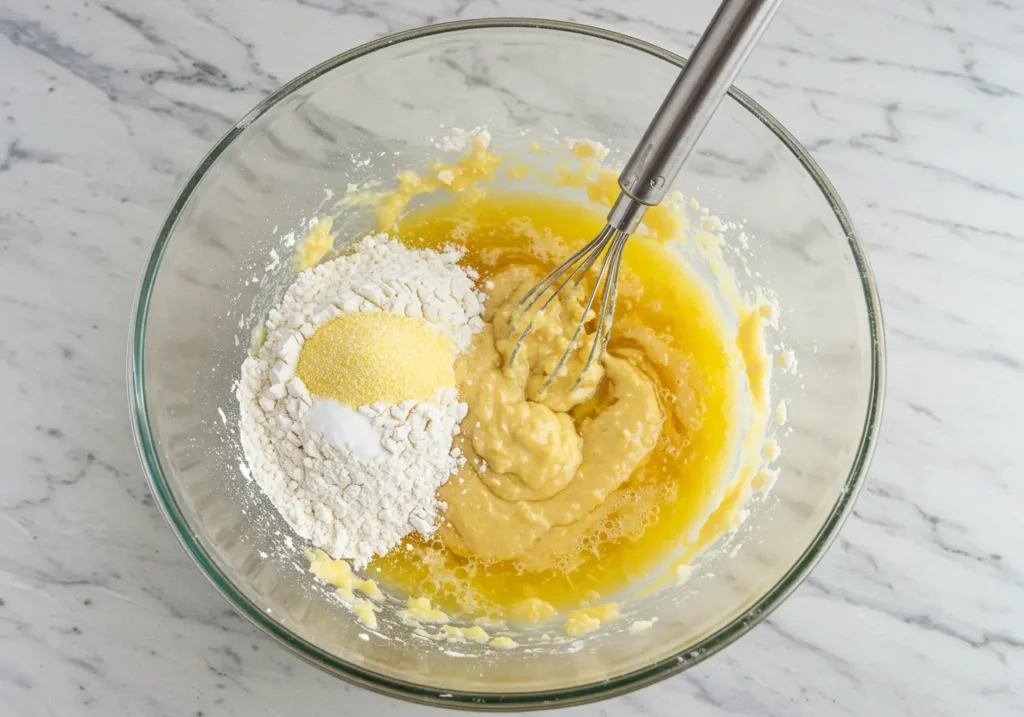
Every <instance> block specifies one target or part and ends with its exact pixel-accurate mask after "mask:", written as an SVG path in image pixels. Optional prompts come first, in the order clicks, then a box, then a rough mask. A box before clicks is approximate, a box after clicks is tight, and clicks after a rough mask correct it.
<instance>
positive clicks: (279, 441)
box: [237, 234, 485, 568]
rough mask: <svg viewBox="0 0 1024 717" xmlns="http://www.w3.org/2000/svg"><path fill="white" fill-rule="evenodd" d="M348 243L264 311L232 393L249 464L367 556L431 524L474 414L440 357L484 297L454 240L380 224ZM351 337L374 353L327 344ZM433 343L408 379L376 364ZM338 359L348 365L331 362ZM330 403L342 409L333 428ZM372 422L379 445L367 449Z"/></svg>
mask: <svg viewBox="0 0 1024 717" xmlns="http://www.w3.org/2000/svg"><path fill="white" fill-rule="evenodd" d="M351 249H352V250H351V253H347V254H345V255H344V256H341V257H339V258H337V259H334V260H332V261H329V262H326V263H324V264H321V265H319V266H317V267H315V268H312V269H307V270H306V271H304V272H302V273H301V274H300V275H299V276H298V277H297V278H296V280H295V282H294V283H293V284H292V285H291V286H290V287H289V288H288V290H287V291H286V292H285V295H284V297H283V298H282V299H281V302H280V303H279V304H278V305H277V306H276V307H275V308H274V309H271V310H270V312H268V317H267V321H266V339H265V341H264V343H263V345H262V346H261V347H260V349H259V351H258V352H257V353H256V355H255V356H251V357H249V358H248V359H246V361H245V362H244V363H243V364H242V372H241V380H240V381H239V383H238V388H237V398H238V401H239V405H240V408H241V418H240V426H239V428H240V436H241V445H242V450H243V453H244V457H245V461H244V463H243V465H242V472H243V474H245V475H247V476H250V477H251V478H252V479H254V480H255V481H256V483H257V484H258V485H259V486H260V487H261V488H262V490H263V492H264V493H265V494H266V495H267V497H268V498H269V499H270V502H271V503H272V504H273V505H274V507H275V508H276V509H277V510H278V512H279V513H280V514H281V516H282V517H283V518H284V519H285V521H287V522H288V524H289V525H290V526H291V527H292V529H293V530H294V531H295V532H296V533H297V534H298V535H299V536H300V537H302V538H304V539H306V540H308V541H310V542H311V543H312V544H313V545H314V546H315V547H317V548H321V549H322V550H324V551H325V552H326V553H328V554H329V555H331V556H332V557H334V558H348V559H351V560H352V561H353V563H354V565H355V566H356V567H357V568H359V567H362V566H364V565H365V564H366V563H367V562H368V561H369V560H370V559H372V558H373V557H374V556H375V555H383V554H385V553H387V552H388V551H389V550H390V549H391V548H393V547H395V546H396V545H398V544H399V543H400V542H401V540H402V538H404V537H405V536H406V535H408V534H409V533H411V532H413V531H416V532H419V533H420V534H422V535H424V536H429V535H431V534H433V532H434V530H435V529H436V527H437V518H438V511H439V510H440V509H441V508H442V507H443V506H441V505H440V504H439V503H438V501H437V498H436V496H435V493H436V490H437V488H438V487H439V486H440V485H441V484H443V483H444V482H445V481H447V480H448V478H449V477H450V476H451V475H452V474H453V473H454V472H455V471H456V470H457V469H458V467H459V466H460V465H461V464H462V463H463V462H464V458H463V457H462V455H461V453H460V452H459V450H458V449H457V448H455V449H453V448H452V439H453V436H454V435H456V434H457V433H458V431H459V423H460V421H461V420H462V419H463V418H464V417H465V415H466V404H464V403H462V402H461V401H459V400H458V395H457V393H456V391H455V389H454V388H452V387H451V385H452V383H453V382H452V381H449V380H448V378H447V374H446V373H445V372H444V371H441V370H440V368H441V366H440V364H443V363H444V362H448V364H447V371H448V372H450V371H451V370H452V368H451V362H452V361H453V360H454V353H455V351H461V350H464V349H465V348H466V347H467V346H468V345H469V343H470V340H471V338H472V336H473V334H474V333H475V332H477V331H479V330H480V328H481V327H482V325H483V322H482V320H481V318H480V313H481V310H482V306H483V301H484V299H485V297H484V295H483V294H481V293H480V292H478V291H477V289H476V287H475V284H474V279H475V278H476V275H475V274H474V273H473V272H472V270H468V269H465V268H463V267H462V266H460V265H459V263H458V262H459V260H460V259H461V257H462V252H461V251H460V250H459V249H457V248H454V247H453V248H449V249H446V250H444V251H430V250H414V249H409V248H408V247H406V246H404V245H403V244H401V243H400V242H398V241H395V240H392V239H390V238H389V237H388V236H387V235H385V234H377V235H371V236H368V237H365V238H363V239H361V240H360V241H358V242H356V243H355V244H354V245H353V246H352V248H351ZM382 314H383V315H382ZM374 315H376V316H374ZM370 316H373V319H372V320H367V319H369V318H370ZM385 316H387V317H388V318H385ZM339 319H341V321H340V323H339ZM332 326H333V327H334V328H333V329H332V328H331V327H332ZM375 327H376V328H375ZM325 329H326V330H327V333H326V334H324V335H321V332H322V331H323V330H325ZM375 330H376V331H377V334H376V335H375V333H374V332H375ZM335 332H337V335H333V337H332V334H334V333H335ZM346 337H347V338H349V339H351V338H355V339H356V340H357V341H358V342H360V345H361V346H362V347H364V348H366V349H367V351H370V352H372V355H371V356H370V357H368V358H367V357H364V358H359V357H357V356H355V355H353V353H352V351H351V350H349V349H342V350H341V351H340V353H338V352H336V351H335V352H332V351H331V347H334V348H335V349H337V348H338V345H336V344H334V343H333V341H332V338H333V339H337V340H339V341H344V340H346ZM425 337H430V338H425ZM375 339H376V341H375ZM396 341H397V342H400V343H401V345H400V346H399V345H394V344H393V343H392V342H396ZM409 341H412V342H413V344H417V342H420V343H419V344H417V345H408V342H409ZM424 341H426V343H423V342H424ZM430 342H433V343H430ZM318 344H319V345H320V348H319V349H318V348H317V346H318ZM403 346H404V351H405V354H406V355H405V356H402V355H400V352H401V351H402V350H403V348H402V347H403ZM453 347H454V349H455V351H453ZM307 348H311V349H312V350H311V352H310V354H309V355H308V356H307V355H306V349H307ZM350 348H352V347H350ZM432 348H437V349H438V350H439V351H441V352H442V353H441V355H440V356H439V355H437V354H432V355H431V357H430V358H429V361H430V362H433V363H429V365H426V366H421V367H420V368H418V369H417V370H418V371H420V370H421V369H423V370H422V372H421V373H419V374H418V375H419V376H420V379H417V380H414V381H412V382H411V383H410V382H408V381H406V379H405V378H403V374H401V372H396V371H394V370H392V367H389V366H380V365H374V364H375V362H382V361H383V362H388V361H399V360H400V361H407V360H409V357H412V358H413V359H414V360H419V359H417V358H416V357H417V356H418V355H419V356H420V358H423V360H424V361H426V360H427V359H426V358H424V355H423V354H422V353H418V352H422V351H425V350H432ZM360 350H362V349H360ZM332 354H333V355H332ZM346 356H347V359H346ZM310 362H312V363H310ZM304 364H306V365H305V367H303V365H304ZM338 368H344V369H345V370H346V371H348V373H343V374H340V375H337V376H332V375H331V373H332V370H333V369H338ZM303 377H306V378H307V379H308V380H309V385H307V383H306V382H304V380H303ZM432 382H433V384H434V385H431V383H432ZM428 389H429V395H428V396H424V395H423V394H424V393H425V392H428ZM321 392H322V393H321ZM399 399H401V400H399ZM350 401H355V402H356V403H347V402H350ZM346 403H347V405H346ZM325 408H326V409H327V410H323V409H325ZM324 416H328V417H330V416H335V417H338V416H340V417H341V419H340V420H339V421H336V425H335V426H334V427H333V428H331V429H330V430H326V429H325V426H324V422H323V419H324ZM354 429H358V430H354ZM346 435H347V436H349V437H350V440H346V439H345V436H346ZM367 435H370V436H372V437H373V438H374V439H379V446H380V448H381V450H379V451H373V450H366V445H365V437H366V436H367Z"/></svg>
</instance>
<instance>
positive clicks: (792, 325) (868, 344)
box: [128, 20, 883, 709]
mask: <svg viewBox="0 0 1024 717" xmlns="http://www.w3.org/2000/svg"><path fill="white" fill-rule="evenodd" d="M683 62H684V61H683V58H681V57H679V56H677V55H673V54H672V53H669V52H666V51H664V50H661V49H659V48H657V47H653V46H651V45H648V44H646V43H643V42H640V41H638V40H635V39H632V38H629V37H625V36H623V35H618V34H615V33H611V32H606V31H603V30H597V29H594V28H588V27H581V26H576V25H569V24H564V23H554V22H542V21H532V20H531V21H526V20H490V21H486V22H467V23H454V24H448V25H438V26H434V27H427V28H423V29H419V30H414V31H411V32H406V33H402V34H399V35H395V36H392V37H387V38H384V39H381V40H377V41H375V42H372V43H370V44H368V45H364V46H362V47H359V48H357V49H355V50H352V51H350V52H347V53H344V54H342V55H339V56H338V57H335V58H334V59H332V60H329V61H328V62H325V63H324V64H322V65H320V66H319V67H316V68H314V69H312V70H310V71H309V72H306V73H305V74H303V75H302V76H300V77H298V78H296V79H295V80H293V81H291V82H289V83H288V84H287V85H285V86H284V87H283V88H282V89H281V90H280V91H278V92H277V93H275V94H274V95H273V96H271V97H270V98H268V99H267V100H266V101H265V102H263V103H262V104H260V105H259V106H258V107H256V108H255V109H254V110H253V111H252V112H250V113H249V114H248V115H247V116H246V117H244V118H243V119H242V120H241V121H240V122H239V123H238V124H237V125H236V126H235V127H234V128H232V129H231V131H230V132H228V133H227V135H226V136H225V137H224V138H223V139H222V140H221V141H220V142H218V143H217V145H216V146H215V147H214V148H213V150H212V151H211V152H210V154H209V155H208V156H207V157H206V158H205V159H203V161H202V163H201V164H200V165H199V167H198V169H197V170H196V171H195V173H194V174H193V175H192V176H191V177H190V178H189V180H188V182H187V183H186V185H185V187H184V189H183V190H182V191H181V194H180V195H179V196H178V198H177V199H176V200H175V202H174V204H173V206H172V207H171V210H170V212H169V214H168V216H167V219H166V221H165V222H164V225H163V227H162V229H161V230H160V234H159V237H158V238H157V241H156V245H155V247H154V249H153V253H152V256H151V257H150V259H149V262H148V264H147V266H146V268H145V274H144V276H143V279H142V283H141V286H140V289H139V294H138V301H137V305H136V307H135V313H134V317H133V324H132V330H131V338H130V345H129V355H128V372H129V387H130V388H129V399H130V403H131V414H132V418H133V422H134V428H135V433H136V439H137V442H138V446H139V452H140V454H141V457H142V463H143V466H144V468H145V471H146V475H147V477H148V479H149V482H150V485H151V488H152V490H153V493H154V495H155V496H156V498H157V502H158V504H159V505H160V507H161V509H162V511H163V513H164V515H165V517H166V518H167V521H168V522H169V523H170V525H171V527H172V528H173V530H174V531H175V533H176V534H177V536H178V538H179V539H180V541H181V543H182V545H184V546H185V549H186V550H187V551H188V553H189V555H190V556H191V557H192V559H193V560H194V561H195V562H196V564H197V565H198V566H199V568H200V569H201V570H202V571H203V572H204V573H205V574H206V576H207V577H208V578H209V579H210V581H211V582H213V584H214V585H215V586H216V587H217V589H218V590H219V591H220V592H221V593H222V594H223V595H224V597H225V598H226V599H227V600H228V601H229V602H230V603H231V604H232V605H233V606H234V607H235V609H236V610H238V612H239V613H241V614H242V615H243V616H245V617H246V618H248V619H249V620H250V621H251V622H252V623H253V624H254V625H256V626H257V627H259V628H260V629H261V630H263V631H264V632H266V633H267V634H268V635H270V636H271V637H273V638H274V639H275V640H277V641H278V642H279V643H280V644H282V645H283V646H285V647H287V648H288V649H289V650H291V651H293V652H294V653H296V654H297V655H299V656H300V657H302V658H303V659H305V660H307V661H309V662H311V663H313V664H314V665H316V666H318V667H320V668H322V669H324V670H326V671H328V672H330V673H332V674H334V675H337V676H339V677H341V678H343V679H346V680H348V681H350V682H353V683H357V684H360V685H363V686H366V687H368V688H371V689H374V690H378V691H381V692H384V693H387V694H391V695H394V696H398V697H403V698H406V699H411V700H416V701H420V702H426V703H432V704H439V705H450V706H465V707H472V708H492V709H513V708H529V707H540V706H553V705H566V704H578V703H582V702H587V701H592V700H596V699H598V698H602V697H608V696H611V695H615V694H620V693H623V692H626V691H629V690H632V689H636V688H637V687H640V686H643V685H646V684H649V683H652V682H654V681H656V680H659V679H662V678H665V677H667V676H669V675H672V674H674V673H677V672H680V671H681V670H685V669H686V668H688V667H690V666H692V665H694V664H696V663H697V662H700V661H701V660H703V659H705V658H706V657H708V656H709V655H712V654H714V653H715V652H717V651H718V650H721V649H722V648H723V647H725V646H726V645H728V644H729V643H731V642H732V641H733V640H735V639H736V638H738V637H739V636H740V635H742V634H744V633H745V632H746V631H747V630H749V629H750V628H751V627H752V626H754V625H756V624H757V623H758V622H760V621H761V620H762V619H764V617H765V616H766V615H768V614H769V613H770V612H771V611H772V610H773V609H774V608H775V607H777V606H778V605H779V603H780V602H781V601H782V600H783V599H784V598H785V597H786V596H787V595H788V594H789V593H790V592H791V591H792V590H793V589H794V588H795V587H796V586H797V585H798V584H799V583H800V581H801V580H803V579H804V577H806V575H807V574H808V571H809V570H810V569H811V568H812V566H813V565H814V564H815V563H816V562H817V561H818V559H820V558H821V556H822V554H823V552H824V551H825V549H826V547H827V546H828V545H829V543H831V541H832V540H833V538H835V535H836V532H837V531H838V530H839V527H840V526H841V525H842V523H843V521H844V519H845V518H846V516H847V515H848V513H849V511H850V508H851V505H852V503H853V500H854V498H855V496H856V494H857V492H858V490H859V489H860V486H861V483H862V481H863V479H864V474H865V471H866V469H867V466H868V462H869V459H870V455H871V452H872V448H873V445H874V442H875V438H876V435H877V429H878V425H879V420H880V412H881V405H882V393H883V343H882V326H881V315H880V310H879V302H878V296H877V294H876V290H875V286H874V283H873V280H872V277H871V271H870V269H869V267H868V262H867V259H866V258H865V255H864V249H863V247H862V245H861V243H860V242H859V241H858V239H857V236H856V233H855V232H854V229H853V226H852V224H851V222H850V219H849V217H848V215H847V211H846V208H845V207H844V206H843V203H842V201H841V200H840V199H839V197H838V196H837V194H836V191H835V189H834V188H833V187H832V185H831V184H830V183H829V181H828V179H826V178H825V176H824V174H822V172H821V170H820V169H819V168H818V166H817V164H815V162H814V160H813V159H811V157H810V156H809V155H808V153H807V151H806V150H804V149H803V148H802V147H801V146H800V145H799V144H798V143H797V142H796V140H795V139H794V138H793V137H792V136H791V135H790V134H789V133H788V132H787V131H786V130H785V129H784V128H783V127H782V126H780V125H779V123H778V122H777V121H776V120H775V119H773V118H772V117H771V116H770V115H768V113H766V112H765V111H764V110H763V109H762V108H761V107H760V106H758V105H757V104H756V103H755V102H753V101H752V100H751V99H750V98H749V97H747V96H746V95H744V94H742V93H740V92H738V91H733V92H732V93H731V95H730V97H728V98H727V99H726V100H725V102H724V103H723V105H722V107H721V109H720V110H719V112H718V113H717V115H716V116H715V117H714V120H713V121H712V123H711V125H710V127H709V128H708V129H707V131H706V132H705V134H704V136H703V138H702V140H701V142H700V144H699V146H698V148H697V151H696V152H695V154H694V155H693V156H692V157H691V159H690V161H689V163H688V164H687V166H686V168H685V170H684V171H683V174H682V176H680V177H679V179H678V182H677V184H676V186H677V188H679V189H680V190H682V191H683V192H684V193H685V194H686V195H687V196H691V195H696V196H698V197H699V198H700V200H701V202H702V203H703V204H706V205H709V206H710V207H712V209H713V211H714V213H715V214H717V215H718V216H719V217H721V218H722V219H723V220H725V221H735V222H742V223H743V226H744V229H745V232H746V234H747V235H749V236H750V237H751V240H750V246H749V251H748V252H747V255H748V258H749V261H750V264H751V267H752V268H753V269H754V275H755V276H756V277H757V281H758V283H759V284H760V285H763V286H766V287H769V288H770V289H771V290H772V291H773V292H774V293H775V294H776V295H777V297H778V301H779V304H780V305H781V307H782V316H781V322H782V324H781V332H780V333H779V334H778V336H777V337H775V338H774V339H773V342H774V343H779V342H781V343H783V344H784V345H785V346H787V347H789V348H791V349H793V350H794V351H795V353H796V356H797V357H798V361H799V364H798V366H799V372H798V373H797V374H794V373H787V372H782V371H776V372H775V376H774V377H773V380H772V394H773V399H775V400H777V399H780V398H783V399H786V401H787V403H788V408H789V416H790V423H789V424H788V429H789V430H790V432H789V434H788V435H786V436H785V439H784V451H783V453H782V456H781V458H780V459H779V461H778V467H779V468H780V469H781V477H780V478H779V480H778V482H777V484H776V485H775V487H774V489H773V490H772V492H771V493H770V495H769V497H768V498H766V499H761V500H756V501H753V502H751V504H750V505H749V506H748V511H749V515H748V516H747V518H746V520H745V521H744V522H743V523H742V525H741V526H740V527H739V529H738V530H737V531H736V533H735V534H734V535H733V536H731V538H730V539H729V540H730V542H729V546H728V549H719V550H714V551H711V552H709V553H708V554H707V555H705V556H704V557H703V558H702V560H701V561H700V563H699V565H698V566H697V567H696V568H695V571H694V573H693V575H692V577H691V578H690V579H689V581H688V582H686V583H685V584H684V585H682V586H680V587H670V588H666V589H664V590H662V591H660V592H657V593H654V594H652V595H649V596H647V597H644V598H643V599H641V600H638V601H636V603H635V604H632V605H631V606H630V608H629V610H630V611H631V614H634V615H637V616H646V617H650V616H657V617H658V618H659V622H658V623H657V624H656V625H655V628H654V629H651V630H647V631H645V632H642V633H639V634H629V632H628V631H627V630H626V629H625V628H626V627H627V626H628V624H629V622H630V620H629V619H628V617H629V615H627V619H626V620H624V621H619V622H618V623H614V624H613V626H612V627H611V628H610V629H607V630H602V631H601V632H599V633H596V634H594V635H592V636H588V639H587V640H586V641H583V642H577V643H562V644H559V645H554V646H550V647H548V648H546V649H536V650H532V651H529V652H526V651H523V650H510V651H495V650H490V651H488V652H484V651H483V650H477V651H476V652H474V650H475V649H476V648H475V647H474V646H465V647H464V646H459V649H458V650H457V651H456V650H452V649H442V647H443V645H437V644H435V643H433V642H430V641H415V640H414V641H411V642H410V641H408V640H402V639H376V638H375V639H371V640H364V639H360V638H359V633H360V632H363V629H362V628H361V627H360V626H359V625H358V624H357V623H355V622H354V620H353V619H352V616H351V615H350V614H349V613H348V612H346V611H345V610H344V609H341V608H340V607H339V605H338V604H337V603H336V602H335V601H334V600H333V598H332V597H331V595H330V593H329V591H328V590H326V589H323V588H322V587H321V586H317V585H316V584H315V581H313V580H312V578H311V576H310V575H309V574H308V573H307V572H306V571H305V564H304V561H303V559H302V553H301V545H300V544H298V542H297V541H296V542H295V543H293V545H294V549H291V550H288V549H286V548H282V545H285V546H287V545H288V543H289V541H288V540H287V539H286V538H285V536H287V535H289V534H290V531H289V529H288V527H287V526H286V525H285V524H284V522H283V521H282V520H281V519H280V518H278V517H277V515H276V513H274V511H273V510H272V509H270V508H269V504H268V503H267V502H266V500H265V499H264V498H263V496H262V495H261V494H260V492H259V490H258V488H257V487H256V486H255V484H254V483H250V482H247V481H246V479H245V478H244V477H243V476H242V474H241V471H240V469H239V462H240V455H239V449H238V444H237V427H236V423H237V419H238V408H237V402H236V400H235V397H234V386H233V384H234V381H235V379H236V377H237V376H238V372H239V366H240V364H241V363H242V361H243V359H244V358H245V356H246V352H247V350H248V346H249V343H250V338H249V334H250V331H251V330H252V329H253V328H254V327H255V326H257V325H259V323H260V322H261V321H262V320H263V317H264V316H265V312H266V310H267V308H268V307H269V306H270V305H271V304H272V302H273V301H274V299H275V298H276V297H278V296H279V295H280V291H281V288H282V287H283V286H284V285H285V284H286V283H287V282H288V281H289V279H290V278H291V277H292V276H294V273H293V272H292V270H291V268H290V264H289V263H288V262H282V266H281V267H280V268H279V269H277V270H272V271H269V272H265V271H264V269H265V264H267V263H268V259H267V257H268V250H269V249H270V248H271V247H274V246H278V247H279V246H280V244H279V242H280V239H279V237H280V235H281V234H282V233H283V232H286V231H288V230H289V229H294V230H296V231H301V227H303V226H304V222H308V218H309V217H311V216H313V213H312V212H313V211H314V210H315V208H316V207H317V206H318V205H320V204H321V202H322V201H323V200H324V189H325V188H330V187H334V188H340V189H341V190H342V191H344V188H345V186H346V183H347V182H350V181H359V180H360V179H363V178H368V177H371V176H375V177H378V178H386V177H389V176H390V177H393V176H394V173H395V170H397V169H399V168H401V167H404V166H417V165H420V164H422V163H424V162H427V161H428V160H429V159H431V158H433V157H435V156H436V154H437V149H436V148H435V147H434V145H433V142H434V141H435V138H436V137H437V136H438V135H439V134H443V133H444V132H445V129H441V128H452V127H462V128H467V129H468V128H472V127H475V126H477V125H486V126H487V127H488V129H489V130H490V132H491V133H492V134H493V135H494V137H495V143H496V146H507V145H509V144H515V143H516V142H519V143H522V142H524V141H525V139H524V137H525V138H528V137H530V136H542V135H545V134H550V133H552V132H554V131H555V128H557V131H558V132H560V133H561V134H562V135H563V136H570V137H583V138H589V139H594V140H598V141H601V142H603V143H604V144H606V145H608V146H609V147H611V148H613V159H614V158H616V157H617V159H618V162H619V163H621V162H622V161H623V160H624V159H625V158H626V156H628V153H629V152H630V151H631V149H632V147H633V145H634V143H635V142H636V141H637V138H638V137H639V136H640V135H641V133H642V131H643V129H644V127H645V126H646V124H647V121H648V119H649V118H650V117H651V115H652V113H653V112H654V110H655V109H656V108H657V106H658V105H659V103H660V102H661V99H662V96H663V94H664V92H665V90H666V89H667V88H668V87H669V86H670V84H671V83H672V80H673V79H674V78H675V76H676V74H677V73H678V71H679V68H680V66H681V65H682V64H683ZM368 160H372V162H370V163H369V164H370V165H372V166H369V167H368V166H367V164H368ZM371 169H372V170H373V171H372V172H371V171H370V170H371ZM347 221H348V223H347V224H346V231H349V232H351V233H352V234H353V236H355V234H356V233H358V232H359V231H361V230H363V229H366V228H369V226H370V224H369V223H368V219H367V218H366V216H365V215H364V214H360V213H359V212H358V211H356V210H353V213H352V214H351V216H350V217H349V219H348V220H347ZM361 223H364V224H365V226H361V225H360V224H361ZM741 280H743V277H742V276H741ZM741 283H742V281H741ZM752 286H753V284H749V285H747V286H746V287H745V288H747V289H749V288H751V287H752ZM736 548H739V549H736ZM386 627H387V626H385V628H386Z"/></svg>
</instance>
